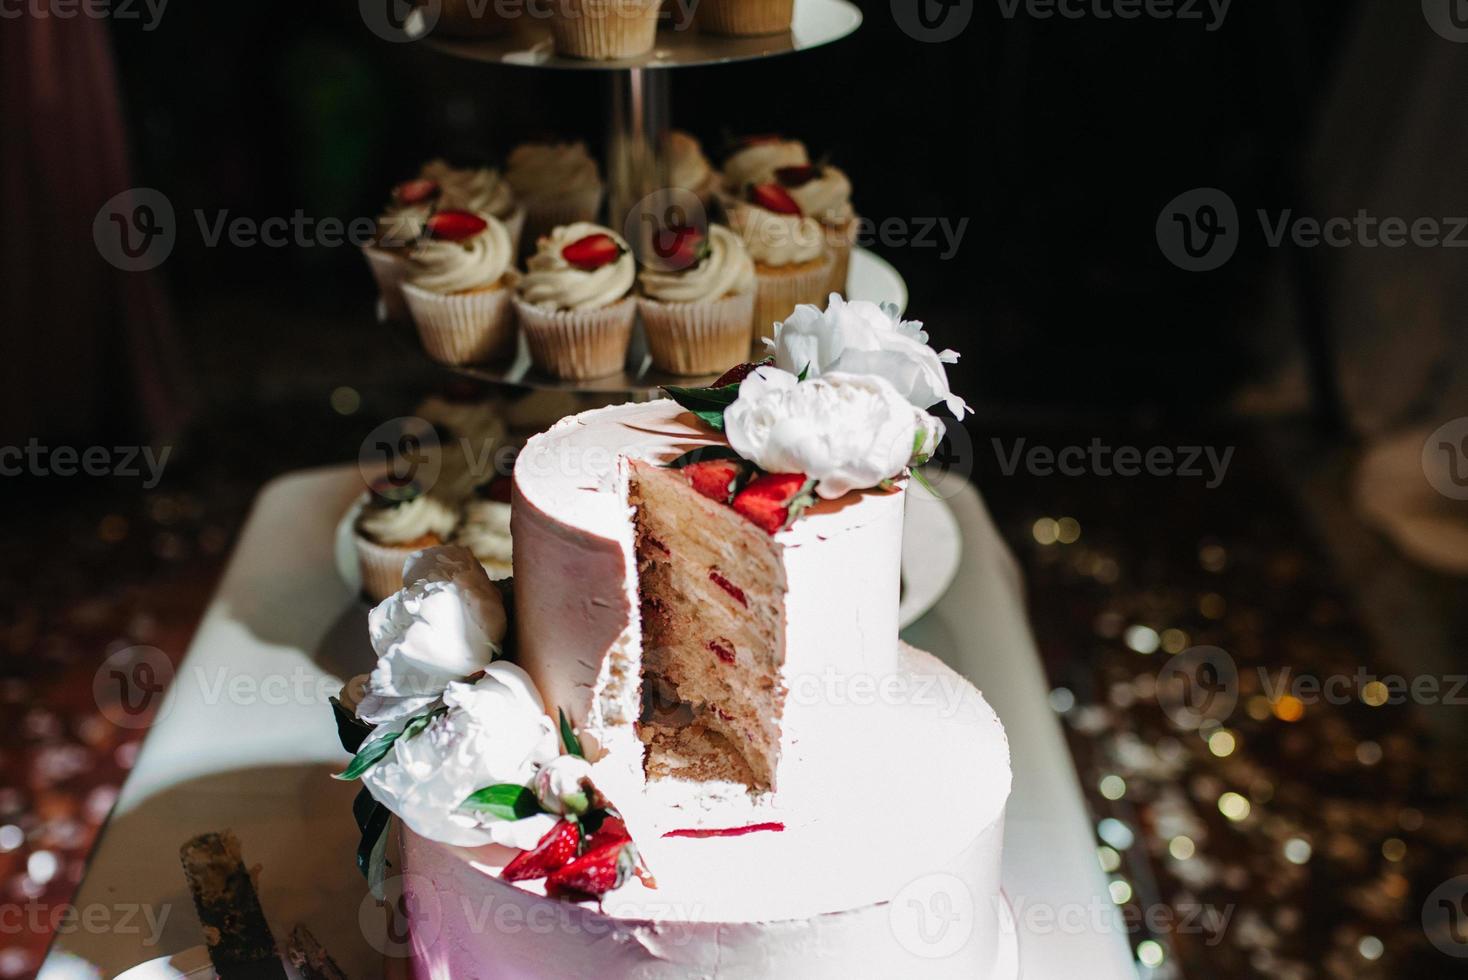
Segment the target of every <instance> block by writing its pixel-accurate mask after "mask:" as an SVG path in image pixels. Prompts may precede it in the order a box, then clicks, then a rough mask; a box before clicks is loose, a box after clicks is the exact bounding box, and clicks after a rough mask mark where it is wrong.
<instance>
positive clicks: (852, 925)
mask: <svg viewBox="0 0 1468 980" xmlns="http://www.w3.org/2000/svg"><path fill="white" fill-rule="evenodd" d="M918 327H919V325H917V324H910V323H900V322H898V321H897V320H896V319H895V318H894V317H892V316H890V315H889V314H888V313H887V312H885V311H880V310H878V309H877V308H876V307H874V306H872V305H870V304H860V303H851V304H846V303H842V302H841V301H840V299H839V297H833V298H832V301H831V306H830V309H829V310H828V311H827V312H825V313H824V314H823V313H820V312H818V311H817V310H815V309H814V308H813V307H805V308H801V309H799V310H797V311H796V313H795V314H794V315H793V316H792V317H791V318H790V319H789V320H787V321H786V322H785V324H784V325H782V327H781V330H780V333H779V335H778V336H777V338H776V341H775V345H774V352H773V354H774V356H773V363H772V364H769V365H766V366H745V367H744V368H742V369H739V370H737V371H735V372H731V375H730V376H729V377H728V378H726V379H723V383H721V384H717V385H715V386H714V387H713V388H709V389H701V390H697V391H690V390H683V389H676V390H673V391H672V392H671V394H672V395H673V397H674V399H675V400H662V401H654V402H650V403H645V404H635V405H622V406H617V407H613V408H608V409H602V410H598V411H593V412H587V413H584V414H581V415H577V416H573V417H571V418H568V419H565V420H563V421H562V422H560V423H559V424H557V425H556V426H555V427H554V428H552V429H551V430H550V431H549V432H547V433H545V434H543V435H541V436H538V437H536V438H534V439H532V440H531V441H530V443H529V444H528V445H527V446H526V449H525V451H524V453H523V454H522V455H521V456H520V458H519V460H518V462H517V464H516V467H515V475H514V496H513V500H512V518H511V521H512V535H513V538H514V542H515V549H514V566H515V568H514V570H515V575H514V580H513V595H514V600H513V632H512V634H511V635H510V636H507V629H508V627H507V625H506V616H505V613H504V610H503V608H501V606H500V605H499V603H498V593H497V592H496V591H495V590H494V589H493V588H492V587H491V586H490V584H489V582H488V580H487V578H485V577H484V575H483V573H482V570H481V569H480V567H479V565H478V564H477V563H476V562H473V561H472V560H470V559H468V558H466V557H465V556H463V555H461V554H459V553H457V551H456V550H455V549H432V550H430V551H427V552H423V553H420V554H419V555H418V556H417V557H415V559H413V560H411V561H410V562H409V564H408V567H407V568H406V569H405V572H404V580H405V581H406V582H408V583H409V584H408V586H407V588H406V589H405V590H404V592H402V593H399V594H398V595H397V596H394V597H393V598H391V599H389V600H387V602H385V603H383V605H382V606H379V607H378V608H377V609H376V610H374V612H373V616H372V629H373V641H374V646H375V647H376V649H377V652H378V654H379V656H380V659H379V662H378V667H377V669H376V670H375V671H374V672H373V674H372V675H371V678H370V679H369V680H368V681H367V682H366V691H365V694H363V695H362V696H361V697H360V699H350V700H353V701H356V700H360V703H357V704H356V705H355V708H356V715H357V716H358V717H359V718H360V719H362V721H364V722H366V723H368V724H374V725H376V726H377V727H376V728H374V729H373V731H372V733H371V734H370V735H368V736H367V737H366V741H365V742H364V743H363V744H362V746H361V748H360V751H358V755H357V759H356V760H354V763H353V767H352V768H353V769H360V773H361V774H364V776H363V778H364V779H365V781H366V783H367V787H368V792H370V793H371V795H372V797H373V798H374V799H375V800H376V801H377V802H378V804H380V805H384V806H386V807H387V808H388V809H389V810H391V811H392V812H393V813H395V814H397V815H398V816H399V817H401V818H402V820H403V823H404V824H405V827H404V830H403V835H402V851H401V853H402V868H401V871H402V873H403V875H404V882H405V888H406V899H407V901H406V902H405V903H404V904H405V908H406V909H407V910H408V917H409V927H410V929H411V947H412V963H413V975H414V976H415V977H417V978H422V980H426V978H435V980H437V978H455V980H458V978H471V977H474V978H489V977H568V978H569V977H578V978H579V977H588V976H596V977H629V978H630V977H638V978H651V977H670V978H671V977H679V978H682V977H779V978H785V977H801V978H807V977H842V978H846V977H853V976H857V977H867V976H872V977H876V976H880V977H894V976H923V977H963V978H975V977H998V976H1001V975H1003V974H1002V972H1001V970H1000V966H999V961H1000V959H1001V957H1000V940H1001V928H1000V920H1001V906H1002V900H1001V898H1000V892H999V868H1000V844H1001V838H1002V832H1003V821H1004V807H1005V801H1006V799H1007V797H1008V794H1009V785H1010V770H1009V754H1008V747H1007V743H1006V741H1005V737H1004V732H1003V729H1002V727H1001V726H1000V724H999V721H998V719H997V718H996V717H995V715H994V712H993V711H992V710H991V709H990V707H989V706H988V705H987V704H986V703H985V702H984V700H983V699H982V697H981V696H980V695H979V693H978V691H977V690H975V689H974V688H973V687H972V686H971V685H970V684H969V683H968V682H967V681H966V680H964V679H963V678H961V677H959V676H958V675H957V674H955V673H953V672H952V671H951V670H949V669H948V668H947V667H946V666H944V665H943V664H942V663H940V662H939V661H937V660H936V659H934V658H933V657H931V656H930V655H928V654H926V653H924V652H922V651H919V650H916V649H913V648H911V647H909V646H907V645H905V644H902V643H900V642H899V640H898V638H897V605H898V592H899V573H898V563H899V558H900V550H901V541H902V519H903V510H904V496H905V494H906V493H907V492H908V485H907V482H908V477H907V467H908V465H909V463H911V462H914V461H920V460H921V459H923V458H925V456H926V455H927V454H928V453H929V452H931V449H932V446H933V445H934V444H935V443H936V440H937V438H938V436H939V434H940V433H941V424H940V423H938V422H937V420H936V419H934V418H933V417H932V416H930V415H928V414H927V413H926V411H924V410H923V409H925V408H927V407H928V406H930V405H933V404H935V403H937V402H939V401H947V402H948V403H949V405H950V407H951V408H953V409H954V410H956V411H957V412H958V413H960V414H961V413H962V411H963V410H964V408H965V406H964V405H963V403H962V401H961V400H960V399H957V398H956V397H954V396H952V395H951V394H949V392H948V387H947V381H946V377H945V375H944V370H943V367H942V359H940V355H938V354H936V353H934V352H933V351H932V349H931V348H929V347H928V346H927V344H926V336H925V335H924V334H922V333H921V331H920V330H919V329H918ZM914 492H922V491H914ZM507 647H512V648H513V651H514V657H513V659H514V660H515V662H516V663H517V664H518V666H515V665H512V664H511V663H509V662H508V660H506V659H500V654H501V653H502V652H503V649H504V648H507ZM492 658H493V660H492ZM553 716H554V717H555V718H557V719H558V721H553V720H552V718H553ZM384 743H386V744H384ZM355 774H358V773H354V775H355ZM371 845H372V842H371V841H368V842H366V844H365V849H366V851H367V852H369V853H370V852H371V851H372V850H373V848H372V846H371ZM379 850H380V848H379ZM372 873H374V872H371V871H369V874H372ZM378 873H380V872H378Z"/></svg>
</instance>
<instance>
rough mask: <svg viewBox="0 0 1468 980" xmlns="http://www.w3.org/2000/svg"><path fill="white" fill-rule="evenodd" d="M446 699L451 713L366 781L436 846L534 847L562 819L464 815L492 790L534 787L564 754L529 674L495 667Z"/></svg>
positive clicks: (455, 687)
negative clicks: (542, 769)
mask: <svg viewBox="0 0 1468 980" xmlns="http://www.w3.org/2000/svg"><path fill="white" fill-rule="evenodd" d="M443 700H444V704H445V705H447V707H448V711H447V713H445V714H443V715H440V716H439V717H437V718H435V719H434V720H433V721H432V722H431V723H430V724H429V725H428V727H427V728H425V729H423V731H421V732H419V733H418V734H417V735H414V736H413V737H411V738H407V739H403V738H399V739H398V740H397V741H396V742H395V743H393V747H392V748H391V749H390V750H389V751H388V753H387V755H385V756H383V758H382V761H381V762H379V763H377V765H375V766H373V767H372V768H371V769H369V770H367V773H366V775H364V776H363V777H362V782H363V783H364V784H365V785H366V786H367V789H368V790H369V791H370V792H371V793H372V796H373V798H374V799H376V800H377V801H378V802H379V803H381V804H382V805H383V806H385V807H387V808H388V809H389V810H391V811H392V812H393V813H394V814H396V815H397V816H398V817H400V818H401V819H402V821H403V822H404V823H406V824H407V825H408V826H409V827H411V828H413V830H414V832H416V833H418V834H421V835H422V836H424V837H427V838H428V839H429V840H436V841H441V842H442V843H445V844H455V845H458V846H461V847H477V846H479V845H481V844H491V843H493V844H504V845H506V846H508V847H518V848H520V849H522V850H528V849H529V848H532V847H534V846H535V844H536V842H537V841H539V840H540V838H541V837H542V836H544V835H545V832H546V831H548V830H549V829H550V828H551V827H552V826H553V825H554V824H555V822H556V819H557V818H556V817H555V816H553V815H551V814H548V813H539V814H536V815H535V816H532V817H526V818H524V819H523V820H504V819H501V818H498V817H495V816H494V815H492V814H488V813H476V812H470V811H468V810H463V809H461V808H460V806H461V804H462V803H463V802H464V800H466V799H468V798H469V796H470V795H472V794H473V793H475V792H476V791H478V790H481V789H484V788H485V787H486V786H494V785H496V784H499V783H514V784H517V785H520V786H528V785H529V784H530V782H531V780H532V779H533V778H534V776H535V773H536V769H537V768H538V767H539V766H542V765H544V764H546V763H548V762H550V761H551V760H552V759H554V758H555V757H556V755H557V754H558V752H559V748H560V745H559V742H558V736H557V732H556V726H555V723H554V722H552V721H551V719H550V717H549V716H548V715H547V714H546V713H545V706H544V704H543V703H542V702H541V699H540V694H539V693H538V692H537V691H536V690H535V685H534V684H533V683H532V682H531V680H530V677H529V675H527V674H526V673H525V671H523V670H521V669H520V668H519V667H516V666H515V665H514V664H509V663H494V664H490V665H489V666H488V667H487V668H485V671H484V677H483V678H481V679H480V680H478V681H476V682H475V683H473V684H462V683H458V682H455V683H451V684H449V685H448V689H447V690H446V691H444V695H443ZM398 727H401V726H398Z"/></svg>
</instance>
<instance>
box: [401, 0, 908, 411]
mask: <svg viewBox="0 0 1468 980" xmlns="http://www.w3.org/2000/svg"><path fill="white" fill-rule="evenodd" d="M860 25H861V11H859V10H858V9H857V8H856V7H855V6H854V5H852V4H851V3H848V2H847V0H797V2H796V4H795V16H794V20H793V22H792V25H791V30H790V32H789V33H788V34H777V35H772V36H769V37H742V38H731V37H717V36H714V35H711V34H702V33H699V32H698V31H696V30H693V29H692V28H690V29H688V30H669V29H664V30H660V31H659V32H658V36H657V44H656V46H655V47H654V48H653V49H652V50H651V51H649V52H648V53H647V54H645V55H642V56H641V57H638V58H629V59H625V60H622V61H581V60H577V59H575V58H563V57H559V56H557V55H556V54H555V52H554V51H553V50H552V47H551V39H550V33H549V31H548V30H546V29H544V28H538V27H537V26H536V25H535V24H534V22H533V21H532V22H531V24H530V26H520V27H517V28H516V30H515V31H514V32H512V33H511V34H507V35H505V36H503V37H498V38H492V39H488V40H480V41H459V40H444V39H441V38H439V37H437V36H435V35H433V34H432V33H429V34H428V35H426V36H425V37H424V38H423V40H422V43H423V44H425V45H427V46H428V47H430V48H432V49H433V50H435V51H438V52H441V53H443V54H445V55H449V56H452V57H457V58H464V59H468V60H471V61H478V62H483V63H486V64H492V65H501V66H505V67H506V69H513V68H521V69H524V68H530V69H543V70H554V71H579V72H583V73H585V72H590V73H595V74H599V75H602V76H604V77H605V78H606V85H607V98H608V111H607V120H608V128H607V134H606V137H607V138H606V178H607V223H608V224H609V226H610V227H612V228H614V229H617V230H619V231H624V230H635V229H643V230H646V229H651V228H653V227H656V226H657V225H656V223H655V222H656V220H657V217H658V216H657V215H652V216H651V217H652V218H653V221H643V220H640V219H639V218H638V217H637V215H638V213H639V211H646V210H647V209H648V208H650V207H654V208H655V207H657V206H658V204H657V202H659V200H660V197H659V194H660V192H662V191H663V190H664V189H665V188H667V186H668V180H667V166H666V160H664V159H663V157H662V154H661V148H662V147H663V146H664V145H665V144H664V138H665V137H666V135H667V132H668V129H669V110H668V102H669V93H670V90H671V87H672V78H673V72H674V70H675V69H678V68H692V67H697V66H706V65H720V64H729V63H732V62H739V61H750V60H754V59H758V58H772V57H775V56H776V55H783V54H791V53H794V52H799V51H805V50H808V49H810V48H815V47H819V46H820V45H823V44H829V43H830V42H832V41H836V40H839V39H841V38H843V37H845V36H847V35H848V34H850V33H852V32H853V31H855V30H856V29H857V27H859V26H860ZM405 29H406V30H407V31H408V32H409V33H408V36H409V37H410V38H411V36H412V31H413V22H412V21H411V20H409V21H408V22H407V24H406V25H405ZM629 215H632V216H633V218H632V220H630V221H629V220H628V216H629ZM625 237H627V238H628V239H629V240H630V241H632V244H633V247H634V249H635V248H637V247H638V246H639V243H638V242H637V240H636V235H635V234H628V235H626V236H625ZM847 295H848V297H850V298H853V299H869V300H873V301H875V302H881V303H893V304H895V305H896V306H898V307H899V308H904V309H905V308H906V305H907V286H906V284H905V283H903V281H902V277H901V276H900V275H898V273H897V270H895V269H893V268H892V266H891V265H889V264H888V263H887V262H885V261H884V260H882V259H880V258H878V257H877V256H876V255H874V254H872V253H871V252H869V251H866V250H865V249H861V248H857V249H855V250H854V252H853V254H852V257H851V271H850V273H849V275H848V278H847ZM455 370H457V371H460V372H462V373H464V374H467V375H470V376H473V377H476V378H480V379H482V380H485V381H492V382H497V383H502V384H507V385H515V386H521V387H526V388H553V389H560V390H567V391H576V392H582V393H586V394H621V395H625V396H626V397H628V398H630V399H634V400H636V399H641V398H646V397H650V396H652V395H654V394H655V393H656V392H657V391H658V388H659V386H661V385H665V384H683V385H698V384H701V383H707V382H708V381H710V380H712V378H711V377H710V378H686V377H677V376H674V375H670V374H664V373H662V372H659V371H657V370H656V369H654V368H653V367H652V363H651V359H650V358H649V357H648V354H647V346H646V344H645V343H644V342H643V340H642V338H641V331H640V330H639V331H638V332H637V333H635V334H634V336H633V341H632V346H631V349H630V350H629V351H628V356H627V364H626V368H625V370H623V371H622V372H621V373H619V374H613V375H610V376H607V377H604V378H596V379H593V380H590V381H560V380H556V379H553V378H549V377H546V376H545V375H542V374H540V373H539V372H537V371H536V370H535V369H534V368H533V367H532V366H531V364H530V355H529V352H528V351H527V350H526V348H525V345H524V341H523V339H522V341H521V344H520V348H519V350H518V352H517V354H516V356H515V357H514V358H512V359H510V360H508V361H506V362H504V363H500V364H486V365H471V366H465V367H458V368H455Z"/></svg>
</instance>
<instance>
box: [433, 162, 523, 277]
mask: <svg viewBox="0 0 1468 980" xmlns="http://www.w3.org/2000/svg"><path fill="white" fill-rule="evenodd" d="M419 177H421V178H423V179H425V180H431V181H433V182H434V183H436V184H437V185H438V186H439V188H440V189H441V195H440V197H439V207H443V208H456V209H458V210H461V211H480V212H483V213H485V214H492V215H494V216H495V217H496V218H498V219H499V220H500V223H501V224H503V225H504V226H505V229H506V230H507V231H509V233H510V244H511V245H513V246H514V249H515V253H516V254H519V251H520V236H521V234H522V233H523V232H524V231H525V208H524V206H522V205H521V204H520V201H519V199H518V198H516V197H515V189H514V188H513V187H511V186H510V182H509V181H508V180H506V179H505V177H504V175H503V174H501V173H500V172H499V171H498V170H496V169H495V168H493V167H455V166H451V165H450V164H449V163H448V162H447V161H445V160H441V159H436V160H430V161H428V162H427V163H425V164H424V165H423V169H422V170H421V171H420V172H419Z"/></svg>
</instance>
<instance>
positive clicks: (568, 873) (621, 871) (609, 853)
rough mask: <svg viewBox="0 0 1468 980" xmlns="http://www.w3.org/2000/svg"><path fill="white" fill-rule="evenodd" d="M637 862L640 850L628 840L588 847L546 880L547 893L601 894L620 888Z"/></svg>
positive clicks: (557, 895) (563, 895)
mask: <svg viewBox="0 0 1468 980" xmlns="http://www.w3.org/2000/svg"><path fill="white" fill-rule="evenodd" d="M636 866H637V852H636V851H635V850H634V849H633V847H632V845H631V844H629V843H627V842H626V841H613V842H611V843H610V844H603V845H601V846H600V847H598V848H596V849H594V850H590V851H587V852H586V853H585V854H583V855H581V856H580V857H579V858H577V859H576V860H574V861H572V862H571V863H570V864H568V865H566V866H565V867H563V868H561V869H559V870H558V871H555V872H553V873H552V874H551V876H550V877H549V878H547V879H546V880H545V893H546V894H547V895H550V896H552V897H555V898H573V899H580V898H600V897H601V896H603V895H605V894H606V893H607V892H609V891H611V890H612V889H614V888H620V887H621V886H622V884H623V883H624V882H626V880H627V879H628V878H629V877H631V875H632V871H633V869H634V868H636Z"/></svg>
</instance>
